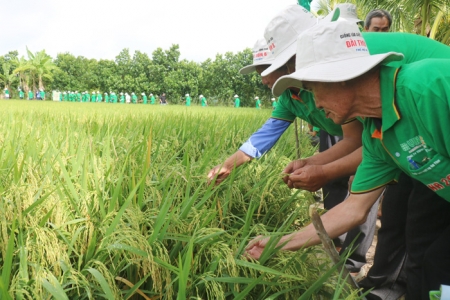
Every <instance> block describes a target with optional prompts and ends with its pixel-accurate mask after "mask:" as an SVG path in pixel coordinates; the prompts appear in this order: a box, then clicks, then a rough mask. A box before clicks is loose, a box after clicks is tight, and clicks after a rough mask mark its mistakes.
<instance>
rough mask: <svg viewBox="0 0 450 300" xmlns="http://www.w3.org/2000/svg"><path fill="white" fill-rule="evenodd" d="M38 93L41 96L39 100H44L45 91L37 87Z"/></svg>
mask: <svg viewBox="0 0 450 300" xmlns="http://www.w3.org/2000/svg"><path fill="white" fill-rule="evenodd" d="M39 95H40V96H41V100H45V92H44V89H39Z"/></svg>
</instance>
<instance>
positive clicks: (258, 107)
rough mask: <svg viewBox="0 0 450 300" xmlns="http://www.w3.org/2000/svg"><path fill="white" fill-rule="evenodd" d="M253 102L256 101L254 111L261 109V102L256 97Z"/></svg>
mask: <svg viewBox="0 0 450 300" xmlns="http://www.w3.org/2000/svg"><path fill="white" fill-rule="evenodd" d="M255 100H256V109H261V100H259V97H258V96H256V97H255Z"/></svg>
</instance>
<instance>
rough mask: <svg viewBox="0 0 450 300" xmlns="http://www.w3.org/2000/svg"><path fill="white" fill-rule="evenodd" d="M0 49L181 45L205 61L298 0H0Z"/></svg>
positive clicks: (259, 30) (75, 50) (105, 54)
mask: <svg viewBox="0 0 450 300" xmlns="http://www.w3.org/2000/svg"><path fill="white" fill-rule="evenodd" d="M1 2H2V4H1V11H2V12H1V14H2V17H1V18H0V28H2V33H1V35H2V42H1V43H0V55H4V54H6V53H7V52H8V51H10V50H18V51H19V55H20V56H22V55H24V56H25V57H26V48H25V47H26V46H28V48H29V49H30V50H31V51H32V52H36V51H39V50H42V49H45V50H46V52H47V53H48V54H50V55H51V56H52V57H53V58H55V57H56V54H57V53H64V52H69V53H72V54H73V55H75V56H85V57H87V58H95V59H101V58H103V59H114V58H115V56H116V55H118V54H119V52H120V51H121V50H122V49H124V48H129V49H130V52H131V53H134V51H135V50H139V51H142V52H146V53H147V54H148V55H149V56H150V57H151V54H152V52H153V51H154V50H155V49H156V48H158V47H161V48H163V49H165V50H166V49H169V47H170V46H171V45H172V44H179V46H180V51H181V58H182V59H188V60H194V61H197V62H202V61H204V60H206V59H207V58H212V59H214V57H215V55H216V54H217V53H221V54H224V53H225V52H228V51H231V52H234V53H236V52H238V51H242V50H243V49H245V48H247V47H248V48H252V47H253V44H254V43H255V42H256V40H257V39H259V38H262V37H263V33H264V28H265V26H266V25H267V24H268V23H269V21H270V20H271V19H272V18H273V17H274V16H275V15H276V14H277V13H278V12H279V11H281V10H283V9H284V8H285V7H286V6H288V5H290V4H296V3H297V0H228V1H211V0H191V1H182V0H171V1H167V0H120V1H119V0H109V1H108V0H14V1H12V0H1Z"/></svg>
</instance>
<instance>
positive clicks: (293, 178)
mask: <svg viewBox="0 0 450 300" xmlns="http://www.w3.org/2000/svg"><path fill="white" fill-rule="evenodd" d="M328 181H329V179H328V178H327V176H326V175H325V173H324V172H323V169H322V166H317V165H306V166H304V167H303V168H300V169H297V170H296V171H294V172H293V173H291V174H290V175H289V177H288V182H287V185H288V186H289V187H290V188H296V189H302V190H307V191H310V192H315V191H317V190H319V189H320V188H322V187H323V186H324V185H325V184H326V183H327V182H328Z"/></svg>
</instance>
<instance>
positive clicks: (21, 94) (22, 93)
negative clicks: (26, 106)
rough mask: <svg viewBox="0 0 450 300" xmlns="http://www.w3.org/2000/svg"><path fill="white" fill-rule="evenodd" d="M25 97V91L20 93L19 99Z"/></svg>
mask: <svg viewBox="0 0 450 300" xmlns="http://www.w3.org/2000/svg"><path fill="white" fill-rule="evenodd" d="M24 95H25V93H24V92H23V91H20V92H19V97H20V98H23V96H24ZM60 95H62V94H61V93H60ZM60 100H61V96H60Z"/></svg>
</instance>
